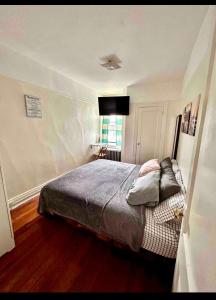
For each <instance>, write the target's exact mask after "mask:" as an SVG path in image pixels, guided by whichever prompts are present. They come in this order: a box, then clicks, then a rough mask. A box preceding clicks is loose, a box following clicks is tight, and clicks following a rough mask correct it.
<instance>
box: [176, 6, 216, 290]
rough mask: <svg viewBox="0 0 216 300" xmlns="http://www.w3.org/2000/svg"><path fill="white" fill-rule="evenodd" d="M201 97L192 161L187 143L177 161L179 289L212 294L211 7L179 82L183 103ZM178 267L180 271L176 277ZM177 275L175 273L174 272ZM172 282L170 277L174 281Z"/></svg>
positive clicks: (215, 81) (215, 71)
mask: <svg viewBox="0 0 216 300" xmlns="http://www.w3.org/2000/svg"><path fill="white" fill-rule="evenodd" d="M198 93H201V95H202V97H201V98H202V108H201V113H200V117H199V132H198V134H197V135H196V136H195V138H194V142H193V154H192V159H191V163H190V164H188V165H187V163H186V161H185V157H184V156H183V153H184V154H185V155H186V154H187V153H186V150H187V144H188V141H187V140H183V139H182V140H181V146H182V149H183V151H184V152H182V157H181V159H180V160H179V161H180V164H182V163H185V165H184V168H185V170H186V169H188V172H189V176H188V192H187V201H188V203H187V204H188V205H187V210H186V214H185V217H184V223H183V224H184V227H183V229H184V234H183V235H182V237H181V243H180V246H179V252H180V254H181V255H183V254H184V256H185V258H186V262H187V264H186V265H185V270H186V272H187V276H186V277H187V278H183V279H184V281H188V282H187V285H186V286H185V287H184V288H183V287H181V286H179V287H178V290H179V291H191V292H215V291H216V256H215V253H216V237H215V228H216V219H215V211H216V202H215V196H216V184H215V183H216V158H215V153H216V135H215V132H216V122H215V120H216V119H215V116H216V6H210V8H209V10H208V12H207V14H206V17H205V20H204V22H203V24H202V27H201V30H200V33H199V36H198V38H197V41H196V43H195V45H194V48H193V51H192V55H191V59H190V62H189V64H188V69H187V72H186V76H185V79H184V87H183V94H184V95H185V97H187V98H188V99H190V98H192V97H194V96H195V95H197V94H198ZM183 262H184V259H182V258H180V259H179V257H178V259H177V264H179V266H180V268H179V270H180V279H181V277H182V276H184V275H185V270H184V269H183V267H184V266H183ZM182 269H183V272H184V273H181V270H182ZM176 273H177V272H176ZM176 281H177V278H175V282H176Z"/></svg>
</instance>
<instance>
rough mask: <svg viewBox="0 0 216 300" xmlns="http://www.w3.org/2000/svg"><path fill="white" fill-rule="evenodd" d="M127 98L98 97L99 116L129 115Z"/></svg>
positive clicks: (128, 98)
mask: <svg viewBox="0 0 216 300" xmlns="http://www.w3.org/2000/svg"><path fill="white" fill-rule="evenodd" d="M129 100H130V97H129V96H112V97H111V96H109V97H98V105H99V115H100V116H108V115H129Z"/></svg>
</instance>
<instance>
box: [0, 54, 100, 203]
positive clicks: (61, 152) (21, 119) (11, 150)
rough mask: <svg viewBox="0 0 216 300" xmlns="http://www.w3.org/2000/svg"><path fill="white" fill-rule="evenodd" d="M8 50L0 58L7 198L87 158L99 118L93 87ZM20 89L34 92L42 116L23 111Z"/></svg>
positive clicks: (0, 137) (0, 139)
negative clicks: (27, 115) (83, 84)
mask: <svg viewBox="0 0 216 300" xmlns="http://www.w3.org/2000/svg"><path fill="white" fill-rule="evenodd" d="M9 54H10V53H9V52H7V55H5V60H4V61H3V62H2V61H1V62H0V72H1V73H3V74H7V75H8V76H9V75H10V77H8V76H7V77H6V76H3V75H0V154H1V158H2V163H3V169H4V174H5V181H6V188H7V193H8V198H9V199H11V198H13V197H16V196H17V195H20V194H22V193H24V192H26V191H28V190H31V189H33V188H35V187H37V186H39V185H41V184H43V183H45V182H46V181H48V180H51V179H53V178H55V177H56V176H59V175H61V174H63V173H65V172H67V171H69V170H71V169H72V168H74V167H76V166H78V165H80V164H83V163H85V162H87V161H89V160H90V159H91V156H92V150H91V149H90V147H89V145H90V144H91V143H95V142H96V137H97V135H98V125H99V118H98V106H97V94H96V92H95V91H93V90H91V89H88V88H87V87H85V86H82V85H81V84H79V83H76V82H74V81H72V80H69V79H66V80H65V81H64V79H65V78H64V77H62V76H61V75H59V74H56V73H55V72H53V71H51V70H46V69H43V68H42V67H41V66H38V65H37V64H36V63H34V62H32V61H30V60H29V59H26V60H25V58H24V57H21V56H19V55H17V56H15V54H14V53H13V55H14V57H13V59H11V60H10V58H11V56H10V55H9ZM15 57H16V59H15ZM20 57H21V58H22V63H25V64H24V65H22V64H21V62H20V61H19V58H20ZM18 62H20V63H19V64H18ZM6 66H7V67H6ZM32 74H34V75H32ZM28 75H29V77H30V78H28ZM11 77H13V79H12V78H11ZM15 78H20V79H22V80H23V81H21V80H17V79H15ZM27 81H29V82H31V83H29V82H27ZM32 83H34V84H32ZM42 85H43V87H42ZM24 94H30V95H34V96H38V97H40V99H41V104H42V115H43V117H42V119H38V118H28V117H26V111H25V102H24Z"/></svg>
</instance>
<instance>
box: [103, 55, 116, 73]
mask: <svg viewBox="0 0 216 300" xmlns="http://www.w3.org/2000/svg"><path fill="white" fill-rule="evenodd" d="M101 60H103V61H105V62H104V63H103V64H100V65H101V66H102V67H104V68H106V69H107V70H110V71H112V70H116V69H119V68H121V66H120V65H119V64H120V63H121V60H120V59H119V58H118V57H117V56H116V55H115V54H111V55H109V56H105V57H103V58H101Z"/></svg>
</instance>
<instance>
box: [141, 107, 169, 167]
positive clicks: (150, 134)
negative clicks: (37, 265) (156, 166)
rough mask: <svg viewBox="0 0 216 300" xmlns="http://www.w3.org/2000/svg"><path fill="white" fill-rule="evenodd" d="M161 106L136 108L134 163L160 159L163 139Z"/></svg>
mask: <svg viewBox="0 0 216 300" xmlns="http://www.w3.org/2000/svg"><path fill="white" fill-rule="evenodd" d="M163 111H164V109H163V107H161V106H152V107H139V108H137V113H136V116H137V135H136V164H143V163H144V161H146V160H149V159H152V158H158V159H162V155H163V141H164V130H163V125H164V120H163Z"/></svg>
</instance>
